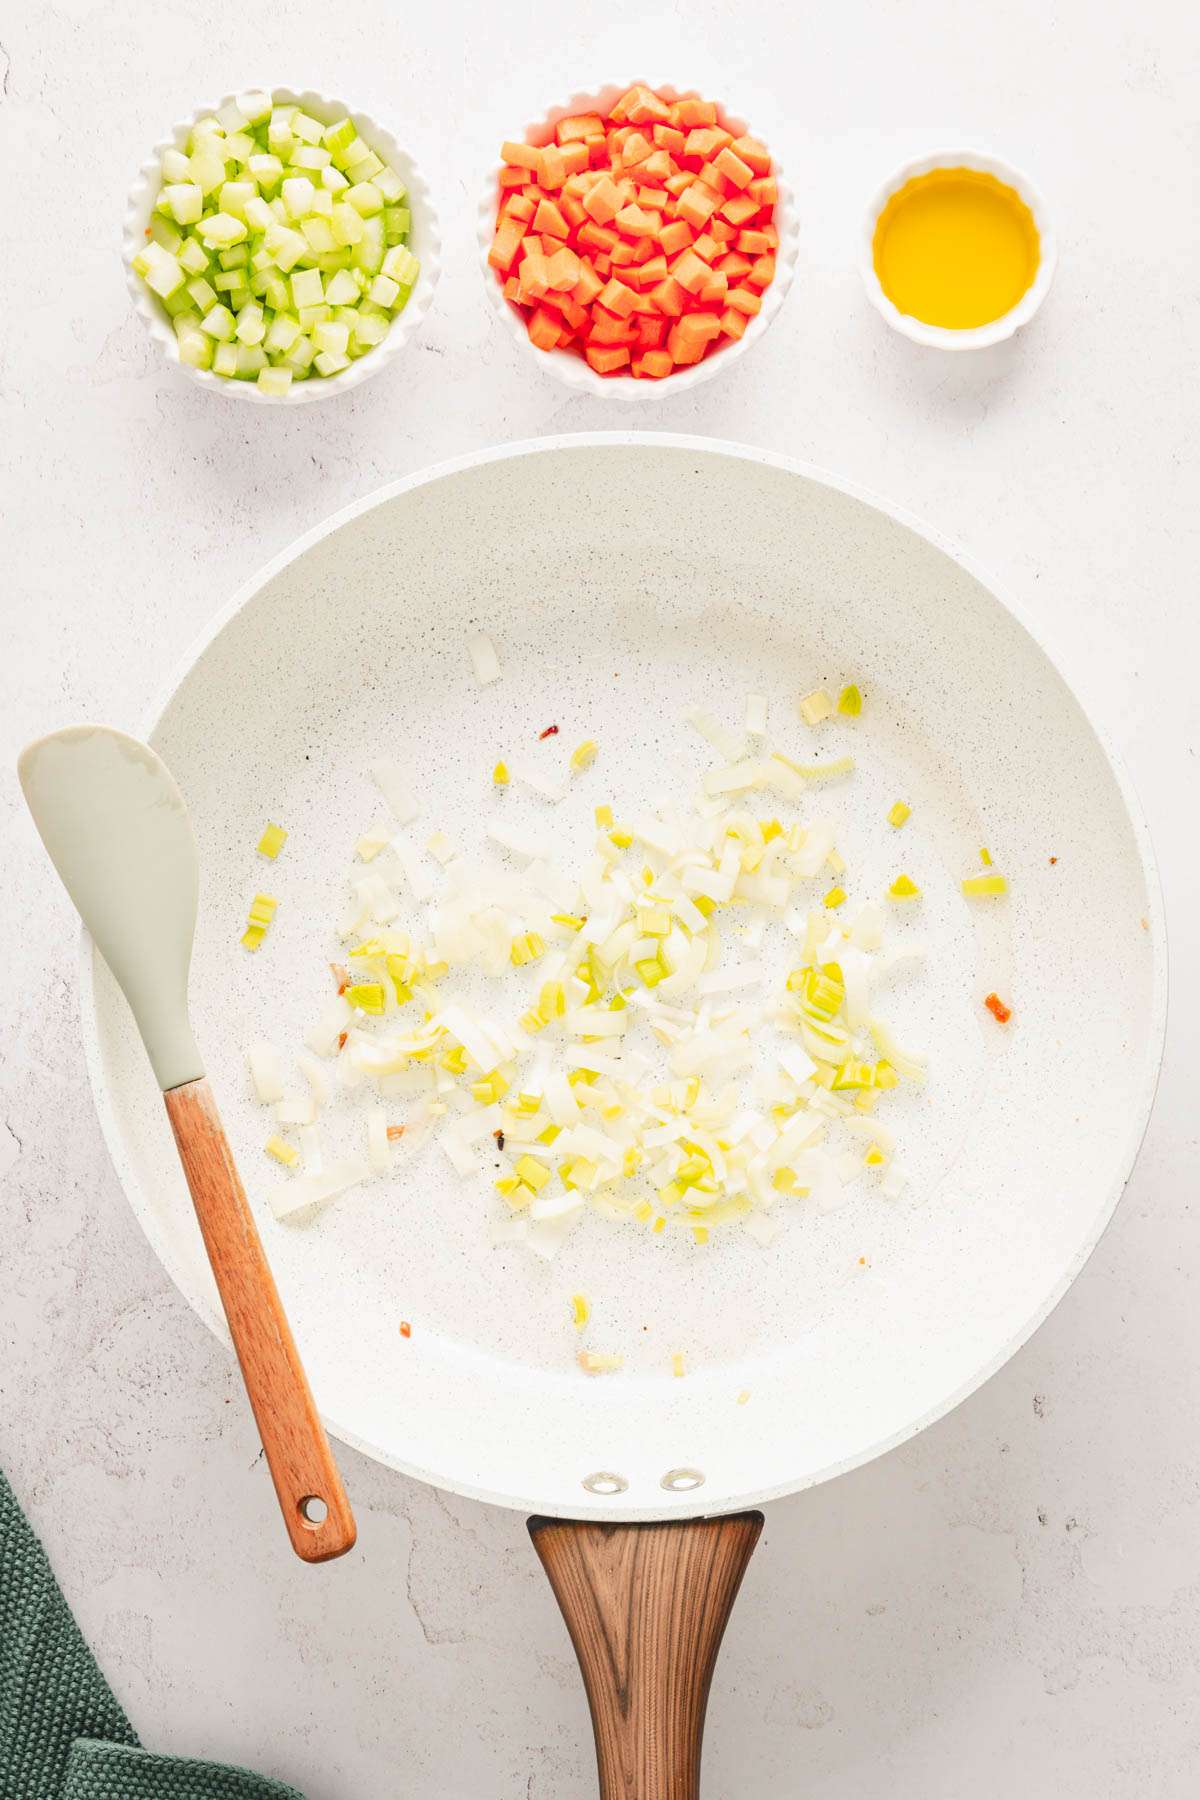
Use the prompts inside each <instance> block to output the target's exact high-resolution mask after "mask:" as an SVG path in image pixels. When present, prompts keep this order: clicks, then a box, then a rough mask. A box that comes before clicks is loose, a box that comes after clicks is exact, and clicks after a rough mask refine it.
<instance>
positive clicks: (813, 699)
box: [800, 688, 833, 725]
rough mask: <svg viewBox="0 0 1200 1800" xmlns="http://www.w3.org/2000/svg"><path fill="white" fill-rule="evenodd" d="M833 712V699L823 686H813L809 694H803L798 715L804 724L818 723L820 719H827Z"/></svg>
mask: <svg viewBox="0 0 1200 1800" xmlns="http://www.w3.org/2000/svg"><path fill="white" fill-rule="evenodd" d="M832 712H833V701H832V700H831V699H830V697H829V695H828V694H827V693H826V692H825V689H824V688H814V689H813V691H812V693H811V694H805V695H804V697H803V699H802V700H801V702H800V717H801V718H802V719H803V720H804V723H805V724H806V725H819V724H820V723H821V720H822V719H828V718H829V717H830V715H831V714H832Z"/></svg>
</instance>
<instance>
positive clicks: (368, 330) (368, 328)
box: [354, 313, 388, 350]
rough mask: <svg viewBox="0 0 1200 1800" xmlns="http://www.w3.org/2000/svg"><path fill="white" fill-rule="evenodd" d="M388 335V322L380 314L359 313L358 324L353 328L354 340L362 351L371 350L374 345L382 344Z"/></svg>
mask: <svg viewBox="0 0 1200 1800" xmlns="http://www.w3.org/2000/svg"><path fill="white" fill-rule="evenodd" d="M387 334H388V320H387V318H386V317H385V316H384V315H383V314H382V313H360V314H359V316H358V324H357V325H356V326H355V327H354V336H355V340H356V341H357V342H358V343H359V344H361V345H362V347H363V348H364V349H367V350H369V349H371V348H372V347H373V346H374V345H375V344H382V342H383V340H384V338H385V337H386V336H387Z"/></svg>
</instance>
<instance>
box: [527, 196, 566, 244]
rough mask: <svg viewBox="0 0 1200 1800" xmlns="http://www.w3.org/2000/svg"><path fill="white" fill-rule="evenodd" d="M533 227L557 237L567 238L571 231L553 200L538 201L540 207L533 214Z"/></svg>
mask: <svg viewBox="0 0 1200 1800" xmlns="http://www.w3.org/2000/svg"><path fill="white" fill-rule="evenodd" d="M533 229H534V230H535V231H541V232H545V233H547V234H548V235H549V236H550V237H556V238H565V237H567V236H569V235H570V231H571V227H570V226H569V225H568V224H567V221H566V220H565V219H564V218H563V216H562V213H561V212H560V210H559V208H558V207H557V206H556V205H555V203H554V201H553V200H539V201H538V209H537V211H536V212H535V213H534V215H533Z"/></svg>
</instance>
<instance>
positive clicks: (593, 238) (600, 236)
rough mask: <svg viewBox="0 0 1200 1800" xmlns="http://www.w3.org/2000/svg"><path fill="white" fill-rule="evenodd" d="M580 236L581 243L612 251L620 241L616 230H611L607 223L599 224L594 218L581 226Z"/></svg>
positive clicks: (594, 248)
mask: <svg viewBox="0 0 1200 1800" xmlns="http://www.w3.org/2000/svg"><path fill="white" fill-rule="evenodd" d="M589 197H590V196H589ZM585 205H586V202H585ZM578 237H579V242H580V243H581V244H587V245H589V246H590V247H591V248H592V249H593V250H605V251H610V250H611V249H612V247H613V245H614V244H616V243H619V242H620V239H619V238H618V236H617V234H616V232H615V231H611V230H610V229H609V227H608V226H607V225H597V223H596V221H595V219H594V218H593V219H589V220H588V222H587V224H586V225H581V226H580V227H579V232H578Z"/></svg>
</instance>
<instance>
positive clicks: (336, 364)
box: [313, 350, 350, 376]
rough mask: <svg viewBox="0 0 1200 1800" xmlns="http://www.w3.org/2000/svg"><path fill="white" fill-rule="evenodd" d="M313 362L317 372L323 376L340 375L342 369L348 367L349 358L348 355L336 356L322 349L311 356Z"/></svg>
mask: <svg viewBox="0 0 1200 1800" xmlns="http://www.w3.org/2000/svg"><path fill="white" fill-rule="evenodd" d="M313 362H314V364H315V365H316V368H317V370H318V373H320V374H321V375H325V376H329V375H340V374H341V372H342V370H343V369H348V368H349V367H350V358H349V357H348V356H336V355H333V354H332V353H331V352H327V351H324V350H322V351H321V352H320V353H319V354H318V355H317V356H315V357H314V358H313Z"/></svg>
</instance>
